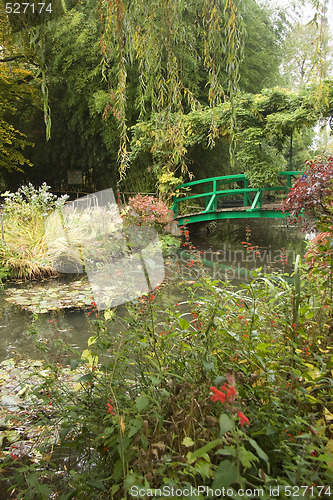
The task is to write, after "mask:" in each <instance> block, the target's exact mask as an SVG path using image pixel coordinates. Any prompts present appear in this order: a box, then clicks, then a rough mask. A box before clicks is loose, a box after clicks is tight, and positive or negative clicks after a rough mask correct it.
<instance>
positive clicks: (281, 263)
mask: <svg viewBox="0 0 333 500" xmlns="http://www.w3.org/2000/svg"><path fill="white" fill-rule="evenodd" d="M208 229H209V233H208V232H207V228H206V227H205V226H202V225H201V227H200V226H197V227H195V226H193V227H191V233H190V237H191V242H192V243H193V245H194V247H195V251H196V252H197V255H198V257H200V259H201V260H202V261H203V263H204V265H205V267H206V268H207V271H208V272H209V274H210V275H211V276H212V277H213V278H214V279H218V280H222V281H226V280H230V281H232V282H234V283H239V282H244V281H249V280H250V279H251V270H252V269H254V268H258V267H262V270H263V272H273V271H274V272H278V273H285V272H288V273H290V272H292V270H293V263H294V261H295V259H296V255H297V254H300V255H304V251H305V242H304V235H302V234H300V233H299V232H298V231H297V230H296V228H294V227H288V226H287V225H286V223H285V222H284V221H283V219H267V220H263V219H261V220H260V219H254V220H251V221H248V220H247V221H245V220H238V221H236V222H233V221H219V222H217V223H214V224H211V225H210V226H209V228H208ZM191 259H192V258H191ZM169 260H170V258H169ZM171 260H178V261H179V263H180V264H181V266H180V276H181V275H182V267H183V268H185V269H186V270H187V272H188V260H189V257H188V254H187V251H186V247H185V248H184V250H183V251H181V252H180V253H178V254H177V255H176V254H175V255H173V256H171ZM191 272H192V273H193V278H194V279H195V272H196V264H194V265H192V264H191ZM75 279H78V278H77V277H76V278H75ZM52 281H53V282H54V283H55V286H58V285H59V283H63V284H64V285H66V286H67V284H68V279H67V280H64V281H59V280H58V281H57V280H52ZM36 286H38V287H41V286H43V284H42V285H41V284H36V283H27V284H20V285H17V284H9V285H7V286H6V288H5V289H4V290H2V291H1V292H0V362H1V361H2V360H3V359H6V358H9V357H12V356H13V355H17V354H19V355H21V356H23V357H30V358H35V359H40V358H41V357H42V355H41V352H40V351H38V350H37V349H36V347H35V345H34V342H33V340H32V337H31V335H29V334H28V333H27V332H28V331H29V329H31V328H32V322H33V328H34V329H35V331H37V332H38V333H37V334H36V335H35V338H43V339H44V340H43V342H46V343H47V342H48V341H49V342H50V341H52V340H54V339H55V338H56V336H61V338H62V339H63V340H64V341H65V342H66V343H69V344H71V345H72V346H74V347H75V348H77V349H80V350H83V349H86V348H87V341H88V338H89V337H90V336H91V335H92V326H91V322H90V321H89V319H90V318H91V317H92V316H89V317H88V314H87V312H88V306H87V305H86V306H85V309H81V310H80V309H78V308H76V309H71V308H66V309H63V310H62V311H61V313H60V314H59V313H58V312H56V311H53V312H52V311H51V312H44V313H43V314H33V313H32V312H29V311H28V310H24V309H23V308H22V307H20V306H18V305H15V304H12V303H10V302H8V293H9V292H10V291H11V289H12V288H16V289H20V288H21V290H22V291H25V292H28V295H29V294H31V295H32V294H33V293H34V289H35V287H36ZM175 293H176V292H175ZM43 300H44V302H47V301H50V300H51V293H50V291H49V288H48V286H45V292H44V299H43ZM120 312H121V308H120ZM93 314H95V313H93ZM55 319H56V321H55Z"/></svg>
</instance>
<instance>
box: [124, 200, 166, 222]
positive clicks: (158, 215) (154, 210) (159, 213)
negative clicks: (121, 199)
mask: <svg viewBox="0 0 333 500" xmlns="http://www.w3.org/2000/svg"><path fill="white" fill-rule="evenodd" d="M128 206H129V210H128V211H127V217H129V218H130V219H132V220H136V221H137V223H140V224H146V225H150V226H156V225H157V226H164V225H165V224H167V223H168V222H171V221H172V220H173V212H172V210H170V209H169V208H168V207H167V205H166V204H165V203H164V202H163V201H162V200H159V199H157V198H155V197H154V196H148V195H145V196H143V195H141V194H138V195H136V196H135V197H133V198H130V199H129V201H128Z"/></svg>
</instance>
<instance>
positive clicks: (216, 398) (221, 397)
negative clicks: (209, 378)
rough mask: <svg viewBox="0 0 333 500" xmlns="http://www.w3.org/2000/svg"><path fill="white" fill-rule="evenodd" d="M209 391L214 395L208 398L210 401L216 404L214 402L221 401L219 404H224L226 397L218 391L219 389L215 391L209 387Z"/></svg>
mask: <svg viewBox="0 0 333 500" xmlns="http://www.w3.org/2000/svg"><path fill="white" fill-rule="evenodd" d="M210 390H211V391H213V392H214V393H215V394H213V396H212V397H211V398H210V399H211V400H212V401H214V403H216V401H221V403H225V400H226V397H227V396H226V394H225V393H224V392H222V391H220V390H219V389H216V387H211V388H210Z"/></svg>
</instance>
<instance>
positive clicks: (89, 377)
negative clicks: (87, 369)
mask: <svg viewBox="0 0 333 500" xmlns="http://www.w3.org/2000/svg"><path fill="white" fill-rule="evenodd" d="M93 380H94V377H93V376H92V374H91V373H86V374H85V375H82V377H80V378H79V379H78V380H77V381H78V382H92V381H93Z"/></svg>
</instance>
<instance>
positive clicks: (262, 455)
mask: <svg viewBox="0 0 333 500" xmlns="http://www.w3.org/2000/svg"><path fill="white" fill-rule="evenodd" d="M248 440H249V443H250V444H251V446H252V447H253V448H254V449H255V450H256V452H257V455H258V457H259V458H261V459H262V460H265V462H268V460H269V459H268V456H267V455H266V453H265V452H264V450H262V449H261V448H260V446H259V445H258V443H257V442H256V441H255V440H254V439H251V438H248Z"/></svg>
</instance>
